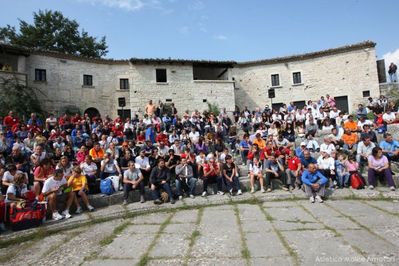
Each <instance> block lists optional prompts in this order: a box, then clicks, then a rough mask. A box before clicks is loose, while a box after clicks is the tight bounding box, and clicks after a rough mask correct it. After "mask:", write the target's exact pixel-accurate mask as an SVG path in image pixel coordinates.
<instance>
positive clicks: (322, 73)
mask: <svg viewBox="0 0 399 266" xmlns="http://www.w3.org/2000/svg"><path fill="white" fill-rule="evenodd" d="M298 71H299V72H301V76H302V84H300V85H293V80H292V73H293V72H298ZM272 74H279V75H280V85H281V86H280V87H276V89H275V94H276V98H275V99H273V103H289V102H290V101H304V100H309V99H312V100H317V99H319V98H320V96H322V95H324V96H325V95H326V94H330V95H331V96H333V97H336V96H348V102H349V111H350V112H351V111H352V110H353V108H354V107H356V105H357V104H358V103H359V102H364V97H363V91H370V96H372V97H378V96H379V86H378V75H377V67H376V55H375V49H374V48H366V49H359V50H355V51H349V52H344V53H340V54H335V55H329V56H322V57H316V58H313V59H307V60H300V61H293V62H289V63H279V64H263V65H262V63H259V64H256V65H252V66H246V65H244V66H240V64H239V65H238V66H237V67H235V68H234V69H233V74H232V75H233V76H234V78H235V80H236V82H237V84H236V87H238V89H237V90H236V93H235V95H236V98H235V99H236V104H237V105H238V106H239V107H240V108H243V107H244V106H248V107H250V108H253V107H255V106H260V107H264V106H265V105H266V104H269V105H270V103H271V101H270V99H269V98H268V95H267V91H268V89H269V88H271V75H272Z"/></svg>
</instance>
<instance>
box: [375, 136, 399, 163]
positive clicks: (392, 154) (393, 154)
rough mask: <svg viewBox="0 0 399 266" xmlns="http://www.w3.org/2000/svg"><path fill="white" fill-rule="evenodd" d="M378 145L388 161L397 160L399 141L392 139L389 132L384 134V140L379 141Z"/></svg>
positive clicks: (398, 156) (398, 157)
mask: <svg viewBox="0 0 399 266" xmlns="http://www.w3.org/2000/svg"><path fill="white" fill-rule="evenodd" d="M379 146H380V148H381V149H382V153H383V154H384V155H385V156H387V158H388V160H389V161H397V160H398V159H399V142H398V141H396V140H393V138H392V135H391V134H390V133H385V134H384V140H383V141H381V142H380V145H379Z"/></svg>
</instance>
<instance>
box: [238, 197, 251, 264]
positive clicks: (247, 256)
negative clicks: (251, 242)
mask: <svg viewBox="0 0 399 266" xmlns="http://www.w3.org/2000/svg"><path fill="white" fill-rule="evenodd" d="M234 215H235V216H236V221H237V225H238V230H239V231H240V238H241V256H242V258H243V259H245V261H246V262H247V265H251V261H250V259H251V252H250V251H249V249H248V245H247V241H246V239H245V236H244V230H243V229H242V223H241V220H240V210H239V209H238V207H237V204H234Z"/></svg>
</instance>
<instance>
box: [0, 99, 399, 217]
mask: <svg viewBox="0 0 399 266" xmlns="http://www.w3.org/2000/svg"><path fill="white" fill-rule="evenodd" d="M380 104H383V103H382V101H377V105H375V103H373V105H371V104H370V106H369V105H367V106H368V107H363V105H360V106H359V110H357V114H356V115H355V116H356V118H355V117H354V116H352V115H347V114H345V113H344V112H340V111H339V110H337V108H336V106H335V102H334V99H333V98H332V97H330V96H328V95H327V97H326V99H324V97H322V99H320V100H319V101H317V103H313V102H311V101H309V103H308V105H307V106H305V107H304V108H303V109H299V108H297V107H295V106H294V105H293V104H289V105H288V106H283V107H282V108H280V110H279V111H276V110H270V109H269V108H265V109H264V110H263V111H260V110H259V109H256V110H255V111H253V112H251V111H249V110H248V109H247V108H245V110H243V111H242V112H240V111H239V110H236V111H235V112H234V118H233V120H232V119H230V117H229V115H228V114H227V112H226V111H225V110H221V112H220V114H217V115H216V114H213V113H209V112H203V113H200V112H198V111H194V112H192V113H188V112H185V113H183V114H182V115H181V116H180V115H178V114H177V110H176V109H175V108H174V107H172V110H171V112H169V113H167V112H164V110H163V106H162V103H160V104H158V105H155V104H153V103H152V101H149V103H148V104H147V106H146V107H145V114H144V115H143V117H141V118H139V116H138V115H136V116H135V117H133V118H126V119H123V120H122V118H121V117H119V116H118V117H117V118H116V119H114V120H112V119H111V118H110V117H109V116H106V117H105V118H101V117H99V116H98V117H89V116H88V115H87V114H85V115H84V116H83V117H81V116H80V115H79V114H76V115H73V116H69V115H67V114H64V115H62V116H61V117H59V118H56V117H55V116H54V115H52V114H51V115H49V116H48V117H47V118H46V119H45V121H44V122H43V121H42V120H41V119H40V118H39V117H38V116H37V115H36V114H34V113H33V114H32V115H31V116H30V118H29V120H28V121H27V122H26V123H25V122H22V121H20V120H19V118H18V117H17V115H16V114H15V113H14V112H12V111H10V112H9V114H8V115H7V116H6V117H4V119H2V121H1V122H2V123H1V127H2V128H1V131H0V177H1V180H2V189H1V191H2V194H4V195H5V202H6V203H7V204H12V203H13V201H15V199H16V198H21V197H23V194H24V192H26V191H28V190H29V191H34V193H35V195H36V198H37V200H40V201H46V202H47V206H48V209H49V210H50V211H51V212H52V217H53V219H55V220H59V219H63V218H70V217H71V214H70V212H69V210H70V208H71V207H72V206H73V205H74V206H75V207H76V212H75V213H80V212H82V210H83V208H85V209H87V210H89V211H93V210H94V208H93V207H92V206H91V204H90V199H89V197H88V194H95V193H99V182H98V180H100V179H101V180H104V179H106V178H109V177H115V176H116V177H118V179H119V188H118V190H121V191H123V198H124V201H123V204H127V203H128V200H129V193H130V191H132V190H138V191H139V193H140V202H145V200H146V198H145V191H146V188H147V189H149V190H150V191H151V195H152V199H153V200H154V203H155V204H161V203H163V202H164V201H165V200H164V197H161V195H163V196H164V195H165V194H167V201H169V202H170V203H172V204H174V203H175V200H176V199H182V198H183V197H185V196H186V197H190V198H195V196H196V187H197V183H198V181H199V180H201V183H202V192H201V196H203V197H205V196H207V194H208V186H209V185H210V184H215V186H216V191H215V193H216V194H220V195H223V194H224V193H226V192H228V193H230V194H231V195H241V194H242V190H241V187H240V182H239V176H240V168H241V169H242V167H239V164H243V165H247V167H248V173H249V174H248V175H249V177H250V186H251V187H250V191H251V192H252V193H255V190H256V186H255V183H256V181H259V187H260V190H261V192H271V191H272V190H273V189H274V188H275V187H274V186H273V184H274V183H275V182H273V180H274V179H278V180H280V182H281V187H282V189H283V190H286V191H288V190H290V189H296V188H301V189H303V190H305V192H306V194H307V195H308V196H309V198H310V200H311V201H312V202H315V201H318V202H322V201H323V197H324V193H325V189H326V187H327V186H329V187H330V188H332V189H333V188H344V187H349V186H350V175H351V174H353V173H356V172H360V171H359V170H360V168H362V167H363V166H364V165H367V166H368V183H369V188H370V189H373V188H374V187H375V186H376V185H377V182H378V180H379V179H381V180H382V181H386V183H388V186H389V187H390V189H392V190H394V189H395V184H394V181H393V178H392V172H391V168H390V162H391V161H395V160H397V159H398V158H399V156H398V154H399V143H398V142H397V141H395V140H393V139H392V135H390V134H389V133H387V132H385V134H384V140H383V141H381V142H380V143H377V134H379V132H377V133H376V129H377V128H380V127H379V125H378V123H379V122H378V119H379V116H378V115H379V114H377V113H376V114H375V120H374V121H370V120H368V119H367V117H368V114H369V113H370V112H379V110H380V109H381V106H380ZM385 108H386V107H382V109H383V110H385ZM390 110H391V109H386V111H383V112H385V113H384V114H383V115H382V117H384V116H385V114H389V111H390ZM355 119H357V121H355ZM384 119H385V120H386V119H387V118H386V116H385V118H383V122H382V123H383V125H385V126H386V124H388V123H395V122H396V120H389V121H390V122H388V121H385V120H384ZM240 129H242V130H243V132H244V133H243V134H238V131H239V130H240ZM319 131H321V132H322V133H323V132H324V133H323V134H324V138H323V142H322V143H319V142H318V141H317V139H318V136H319V134H320V133H319ZM385 131H386V128H385ZM327 132H328V134H327ZM296 141H299V142H298V143H299V145H296V144H295V142H296ZM61 201H62V202H64V205H65V206H62V207H60V204H59V203H60V202H61Z"/></svg>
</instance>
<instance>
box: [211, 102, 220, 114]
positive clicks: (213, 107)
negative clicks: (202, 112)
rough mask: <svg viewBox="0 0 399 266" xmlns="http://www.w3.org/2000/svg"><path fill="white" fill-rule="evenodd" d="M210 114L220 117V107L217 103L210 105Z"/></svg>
mask: <svg viewBox="0 0 399 266" xmlns="http://www.w3.org/2000/svg"><path fill="white" fill-rule="evenodd" d="M208 112H209V113H213V114H214V115H215V116H218V115H219V114H220V109H219V106H218V105H217V104H216V103H208Z"/></svg>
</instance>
